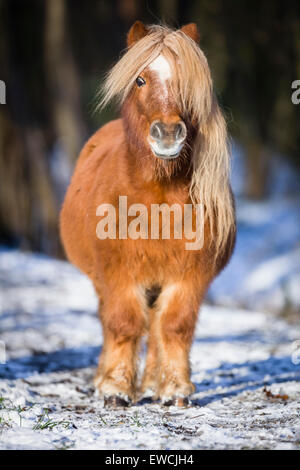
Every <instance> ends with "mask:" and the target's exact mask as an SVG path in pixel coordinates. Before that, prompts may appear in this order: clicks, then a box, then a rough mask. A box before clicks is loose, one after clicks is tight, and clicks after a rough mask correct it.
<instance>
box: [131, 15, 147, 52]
mask: <svg viewBox="0 0 300 470" xmlns="http://www.w3.org/2000/svg"><path fill="white" fill-rule="evenodd" d="M147 34H148V29H147V28H146V26H145V25H144V23H142V22H141V21H136V22H135V23H133V25H132V26H131V28H130V30H129V31H128V33H127V46H128V47H131V46H133V45H134V44H135V43H136V42H137V41H139V40H140V39H142V38H143V37H144V36H146V35H147Z"/></svg>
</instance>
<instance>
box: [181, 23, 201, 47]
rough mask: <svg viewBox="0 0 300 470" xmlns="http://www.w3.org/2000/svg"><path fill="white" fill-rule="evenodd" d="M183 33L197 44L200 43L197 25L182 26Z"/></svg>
mask: <svg viewBox="0 0 300 470" xmlns="http://www.w3.org/2000/svg"><path fill="white" fill-rule="evenodd" d="M181 31H182V32H183V33H184V34H186V35H187V36H189V37H190V38H192V39H193V40H194V41H195V42H196V43H197V44H199V42H200V33H199V31H198V28H197V25H196V23H189V24H186V25H184V26H182V28H181Z"/></svg>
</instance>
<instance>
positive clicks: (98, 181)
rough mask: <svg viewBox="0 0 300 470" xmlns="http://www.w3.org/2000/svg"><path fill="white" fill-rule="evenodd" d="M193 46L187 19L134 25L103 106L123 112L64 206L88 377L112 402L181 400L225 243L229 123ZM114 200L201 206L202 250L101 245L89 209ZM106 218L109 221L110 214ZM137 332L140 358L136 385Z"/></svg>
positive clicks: (85, 160) (230, 209) (126, 242)
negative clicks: (88, 319)
mask: <svg viewBox="0 0 300 470" xmlns="http://www.w3.org/2000/svg"><path fill="white" fill-rule="evenodd" d="M198 41H199V35H198V31H197V27H196V25H195V24H193V23H191V24H189V25H186V26H183V27H182V28H181V29H179V30H176V31H174V30H172V29H169V28H167V27H163V26H147V27H146V26H145V25H144V24H143V23H141V22H139V21H138V22H136V23H135V24H134V25H133V26H132V27H131V29H130V31H129V33H128V36H127V44H128V49H127V51H126V53H125V54H124V55H123V57H122V58H121V59H120V60H119V61H118V62H117V64H116V65H115V66H114V67H113V68H112V70H111V71H110V72H109V74H108V76H107V78H106V81H105V84H104V86H103V88H102V96H101V102H100V106H104V105H106V104H107V103H108V102H109V101H110V100H111V99H113V98H117V99H119V101H120V103H121V118H120V119H117V120H115V121H111V122H109V123H108V124H106V125H105V126H104V127H102V128H101V129H100V130H98V131H97V132H96V133H95V134H94V135H93V136H92V137H91V138H90V140H89V141H88V142H87V143H86V144H85V146H84V148H83V150H82V152H81V154H80V157H79V160H78V163H77V166H76V168H75V171H74V175H73V178H72V181H71V184H70V186H69V188H68V191H67V194H66V198H65V201H64V204H63V208H62V211H61V218H60V227H61V238H62V241H63V244H64V247H65V251H66V254H67V256H68V258H69V260H70V261H71V262H72V263H74V264H75V265H76V266H77V267H79V269H81V270H82V271H83V272H84V273H86V274H87V275H88V276H89V277H90V279H91V280H92V282H93V284H94V287H95V290H96V292H97V295H98V296H99V316H100V320H101V323H102V328H103V336H104V342H103V349H102V352H101V356H100V361H99V367H98V371H97V373H96V376H95V381H94V383H95V387H96V389H97V391H98V392H99V393H100V395H101V396H103V397H104V401H105V404H108V405H111V406H126V405H128V404H130V403H131V402H132V401H134V400H136V399H138V398H139V397H142V396H145V395H146V394H152V396H153V397H154V398H156V399H160V400H161V402H162V403H163V404H166V405H171V404H173V405H177V406H184V405H186V404H187V403H188V397H189V395H190V394H191V393H192V392H193V391H194V385H193V384H192V382H191V380H190V365H189V351H190V347H191V342H192V339H193V333H194V328H195V323H196V319H197V314H198V311H199V307H200V305H201V302H202V300H203V297H204V295H205V293H206V291H207V289H208V287H209V285H210V283H211V281H212V280H213V279H214V277H215V276H216V275H217V274H218V273H219V272H220V271H221V270H222V268H223V267H224V266H225V265H226V263H227V262H228V260H229V258H230V256H231V254H232V250H233V246H234V241H235V214H234V204H233V197H232V193H231V188H230V184H229V160H230V158H229V151H228V143H227V132H226V125H225V121H224V118H223V116H222V113H221V111H220V108H219V106H218V103H217V101H216V98H215V96H214V92H213V86H212V79H211V75H210V70H209V67H208V64H207V60H206V58H205V56H204V54H203V52H202V50H201V49H200V47H199V46H198ZM120 195H124V196H127V200H128V204H136V203H139V204H143V205H144V206H145V207H146V208H149V209H150V206H151V204H158V205H161V204H167V205H168V206H169V207H172V205H173V204H177V205H179V206H180V207H184V205H185V204H193V207H195V206H196V205H197V204H202V205H203V207H204V222H203V230H204V244H203V246H202V248H201V249H197V250H187V249H186V245H185V242H186V238H185V237H182V239H178V238H176V237H175V236H174V233H173V232H172V233H173V236H171V237H170V239H165V238H164V237H161V236H160V237H159V238H158V239H157V238H156V239H151V238H147V239H145V238H144V237H142V236H141V237H140V238H137V239H134V240H133V239H129V238H126V237H120V236H119V237H118V236H117V237H116V238H115V239H113V238H110V237H107V238H106V239H101V240H99V239H98V238H97V236H96V228H97V224H98V222H99V217H98V216H97V207H98V206H99V204H102V203H107V204H110V205H112V206H114V207H116V208H118V204H119V203H118V200H119V196H120ZM148 214H150V211H149V212H148ZM148 217H149V218H151V214H150V215H148ZM193 217H194V215H193ZM115 222H116V226H117V228H118V227H119V225H120V216H119V215H117V216H116V221H115ZM194 222H195V221H194V220H193V224H194ZM193 226H195V224H194V225H193ZM159 233H160V235H161V227H160V231H159ZM144 334H148V342H147V356H146V364H145V370H144V373H143V377H142V380H141V383H140V385H139V386H137V357H138V352H139V345H140V340H141V338H142V336H143V335H144ZM203 359H204V360H205V358H203Z"/></svg>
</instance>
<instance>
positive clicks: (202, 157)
mask: <svg viewBox="0 0 300 470" xmlns="http://www.w3.org/2000/svg"><path fill="white" fill-rule="evenodd" d="M148 29H149V33H148V34H147V35H146V36H145V37H143V38H142V39H140V40H139V41H138V42H136V43H135V44H134V45H133V46H132V47H130V48H129V49H128V50H127V52H126V53H125V54H124V55H123V57H122V58H121V59H120V60H119V61H118V62H117V63H116V65H115V66H114V67H113V68H112V69H111V70H110V72H109V73H108V75H107V78H106V80H105V83H104V86H103V87H102V90H101V99H100V104H99V106H100V107H102V106H105V105H106V104H107V103H108V102H109V101H110V100H111V99H112V98H118V99H119V100H120V102H121V103H122V102H123V101H124V99H125V98H126V96H127V95H128V93H129V92H130V90H131V88H132V86H133V84H134V82H135V79H136V77H137V76H138V75H139V74H140V73H141V72H142V70H143V69H145V68H146V67H147V66H148V65H149V64H150V63H151V62H152V61H153V60H154V59H156V57H158V55H159V54H161V53H162V54H163V55H164V56H165V57H166V58H167V60H168V61H169V62H170V65H171V67H172V71H173V74H172V83H171V87H172V89H173V94H174V98H175V99H176V101H177V103H178V106H179V109H180V110H181V113H182V114H183V115H184V116H186V117H189V119H191V120H192V121H193V123H196V125H197V128H198V134H197V137H196V140H195V143H194V146H193V156H192V162H193V174H192V181H191V185H190V195H191V199H192V201H193V203H202V204H204V206H205V209H206V216H207V217H208V219H209V221H210V229H211V233H212V235H213V236H214V241H215V244H216V248H217V254H221V253H222V252H223V250H224V249H225V248H226V244H227V240H228V237H230V235H231V234H232V231H233V229H234V225H235V215H234V208H233V201H232V194H231V189H230V184H229V171H230V153H229V149H228V139H227V130H226V123H225V119H224V117H223V115H222V112H221V110H220V108H219V106H218V103H217V100H216V98H215V96H214V92H213V85H212V79H211V74H210V70H209V67H208V63H207V60H206V57H205V55H204V54H203V52H202V50H201V49H200V48H199V47H198V45H197V44H196V43H195V41H193V40H192V39H191V38H190V37H189V36H187V35H186V34H185V33H184V32H183V31H181V30H177V31H173V30H172V29H170V28H167V27H165V26H156V25H155V26H150V27H149V28H148Z"/></svg>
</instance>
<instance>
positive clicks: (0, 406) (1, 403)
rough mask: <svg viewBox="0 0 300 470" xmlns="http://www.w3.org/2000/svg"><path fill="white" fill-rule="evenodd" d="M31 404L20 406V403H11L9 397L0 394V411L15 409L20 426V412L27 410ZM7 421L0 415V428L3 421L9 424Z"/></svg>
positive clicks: (7, 411)
mask: <svg viewBox="0 0 300 470" xmlns="http://www.w3.org/2000/svg"><path fill="white" fill-rule="evenodd" d="M32 406H34V405H33V404H32V405H30V406H20V405H17V406H16V405H14V404H13V402H12V401H11V399H10V398H6V397H3V396H0V411H2V412H6V413H9V412H12V411H15V412H16V413H18V415H19V419H20V426H22V415H21V413H23V411H27V410H29V409H30V408H31V407H32ZM9 421H10V420H9ZM9 421H7V420H5V419H4V418H3V417H1V416H0V428H1V427H3V423H6V424H7V423H8V424H9V426H10V422H9Z"/></svg>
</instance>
